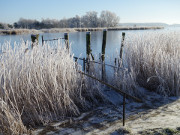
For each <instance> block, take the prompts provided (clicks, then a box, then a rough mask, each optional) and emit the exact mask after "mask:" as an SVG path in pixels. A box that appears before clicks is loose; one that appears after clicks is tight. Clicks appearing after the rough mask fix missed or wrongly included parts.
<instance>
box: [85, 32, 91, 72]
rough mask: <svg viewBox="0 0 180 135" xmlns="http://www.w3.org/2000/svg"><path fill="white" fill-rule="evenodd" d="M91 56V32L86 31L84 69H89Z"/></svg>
mask: <svg viewBox="0 0 180 135" xmlns="http://www.w3.org/2000/svg"><path fill="white" fill-rule="evenodd" d="M90 56H91V32H89V31H88V32H86V63H87V68H86V70H87V71H89V66H90V65H89V60H90Z"/></svg>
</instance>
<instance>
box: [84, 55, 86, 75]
mask: <svg viewBox="0 0 180 135" xmlns="http://www.w3.org/2000/svg"><path fill="white" fill-rule="evenodd" d="M85 70H86V64H85V58H83V71H84V73H85Z"/></svg>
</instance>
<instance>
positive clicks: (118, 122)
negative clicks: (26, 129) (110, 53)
mask: <svg viewBox="0 0 180 135" xmlns="http://www.w3.org/2000/svg"><path fill="white" fill-rule="evenodd" d="M111 94H112V93H111ZM150 94H151V95H150ZM147 95H148V96H147V97H145V98H144V103H135V102H129V101H128V102H127V104H126V126H125V127H123V126H122V105H120V104H121V100H119V101H118V99H121V97H120V96H119V97H118V96H116V98H113V99H115V101H112V102H115V104H116V105H107V106H103V107H99V108H96V109H94V110H92V111H89V112H87V113H83V114H82V115H81V116H80V117H78V118H71V119H67V120H65V121H64V122H59V123H54V124H51V125H49V126H47V127H45V128H42V129H39V130H36V132H35V134H57V135H65V134H72V135H84V134H86V135H92V134H96V135H109V134H110V135H118V134H121V131H122V130H124V129H126V130H127V131H129V133H127V134H139V132H140V131H144V130H147V129H154V128H173V129H175V128H177V127H180V99H178V98H177V97H170V98H163V97H161V96H159V95H157V94H155V93H147ZM113 97H114V96H113ZM126 130H125V131H126Z"/></svg>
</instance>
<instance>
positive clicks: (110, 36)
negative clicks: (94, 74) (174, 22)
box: [0, 27, 180, 59]
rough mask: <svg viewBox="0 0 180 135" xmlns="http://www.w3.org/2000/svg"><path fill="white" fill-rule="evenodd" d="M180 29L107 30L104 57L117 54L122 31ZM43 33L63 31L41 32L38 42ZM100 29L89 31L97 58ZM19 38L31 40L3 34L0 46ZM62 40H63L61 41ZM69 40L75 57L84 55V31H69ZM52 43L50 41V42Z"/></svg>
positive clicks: (51, 35) (49, 35) (50, 36)
mask: <svg viewBox="0 0 180 135" xmlns="http://www.w3.org/2000/svg"><path fill="white" fill-rule="evenodd" d="M171 30H172V31H180V28H179V27H178V28H177V27H168V28H165V29H163V30H129V31H128V30H126V31H108V33H107V43H106V59H108V58H111V59H114V57H115V56H117V55H118V54H119V50H120V44H121V35H122V32H125V33H126V35H127V34H129V33H144V32H147V31H151V32H153V31H171ZM42 35H43V37H44V39H45V40H47V39H53V38H59V37H63V36H64V33H43V34H40V39H39V42H40V44H42V43H41V36H42ZM102 36H103V34H102V31H94V32H91V49H92V53H93V55H94V56H95V57H96V58H99V54H100V53H101V48H102ZM21 40H24V41H27V40H29V41H31V35H30V34H25V35H3V36H0V46H2V45H3V43H4V42H5V41H11V44H13V43H14V42H17V43H20V42H21ZM62 42H63V41H62ZM69 42H70V44H71V50H72V53H74V56H77V57H85V56H86V32H73V33H69ZM50 43H52V42H50Z"/></svg>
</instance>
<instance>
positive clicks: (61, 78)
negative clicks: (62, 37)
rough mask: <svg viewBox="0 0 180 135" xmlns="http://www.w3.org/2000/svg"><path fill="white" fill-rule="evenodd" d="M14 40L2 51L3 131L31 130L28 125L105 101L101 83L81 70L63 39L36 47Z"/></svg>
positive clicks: (0, 120)
mask: <svg viewBox="0 0 180 135" xmlns="http://www.w3.org/2000/svg"><path fill="white" fill-rule="evenodd" d="M10 44H11V43H10V42H6V43H4V44H3V45H2V52H3V53H1V54H0V133H4V134H23V133H28V132H29V131H28V130H27V127H32V126H36V125H46V124H47V123H49V122H52V121H56V120H61V119H63V118H64V117H70V116H74V115H78V114H79V113H80V112H81V111H83V110H87V109H89V108H91V107H92V106H94V105H96V104H97V103H98V102H99V100H101V101H102V94H101V92H100V90H99V85H98V83H97V82H96V83H95V82H94V81H92V80H87V78H85V77H84V76H82V75H81V74H79V73H78V72H77V69H79V68H80V67H79V66H77V65H76V64H75V63H74V61H73V57H72V56H70V54H69V53H68V51H67V50H66V49H65V48H63V47H62V46H61V45H60V44H59V43H57V44H55V43H54V45H51V46H50V45H49V44H45V45H44V46H43V47H41V46H36V47H34V48H33V50H31V49H27V48H28V46H30V44H31V43H30V42H29V43H28V42H26V43H25V42H22V43H20V44H18V43H14V47H13V48H12V47H11V45H10ZM87 82H88V83H87Z"/></svg>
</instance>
